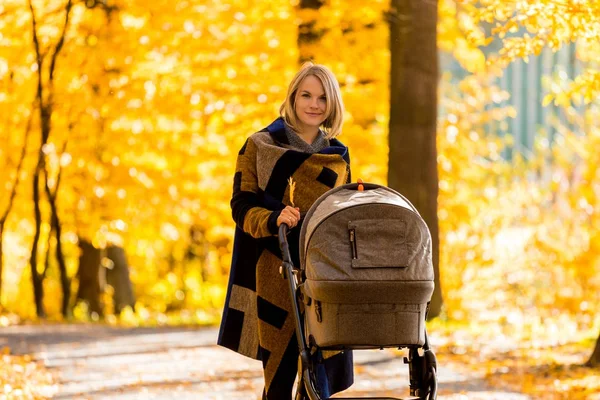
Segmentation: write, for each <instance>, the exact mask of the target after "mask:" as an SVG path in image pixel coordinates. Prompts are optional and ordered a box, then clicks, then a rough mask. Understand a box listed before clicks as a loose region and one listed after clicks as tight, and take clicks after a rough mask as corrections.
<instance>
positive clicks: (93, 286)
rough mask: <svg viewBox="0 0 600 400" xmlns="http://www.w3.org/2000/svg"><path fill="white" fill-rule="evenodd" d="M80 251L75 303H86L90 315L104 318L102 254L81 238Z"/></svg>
mask: <svg viewBox="0 0 600 400" xmlns="http://www.w3.org/2000/svg"><path fill="white" fill-rule="evenodd" d="M79 249H80V255H79V268H78V270H77V278H78V279H79V288H78V290H77V296H76V301H75V302H76V303H77V302H79V301H85V302H86V303H87V304H88V313H89V314H90V315H91V314H92V313H96V314H97V315H98V316H99V317H102V316H103V315H104V305H103V304H102V300H101V299H100V294H101V293H102V286H103V282H101V279H100V268H101V266H100V264H101V261H102V252H101V251H100V249H97V248H95V247H94V246H93V245H92V244H91V243H90V242H88V241H87V240H83V239H81V238H80V239H79Z"/></svg>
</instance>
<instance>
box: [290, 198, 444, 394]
mask: <svg viewBox="0 0 600 400" xmlns="http://www.w3.org/2000/svg"><path fill="white" fill-rule="evenodd" d="M407 201H408V200H407ZM288 230H289V226H288V225H287V224H285V223H283V224H281V225H280V226H279V234H278V236H279V247H280V248H281V252H282V258H283V265H282V266H281V267H280V269H279V272H280V274H281V275H282V277H283V278H284V279H287V281H288V288H289V294H290V301H291V305H292V314H293V318H294V325H295V332H296V339H297V342H298V349H299V353H300V357H299V358H300V360H299V371H298V374H299V377H300V378H299V380H298V388H297V390H296V395H295V399H296V400H305V399H308V400H325V399H324V398H323V397H321V395H320V394H319V391H318V389H317V385H316V377H315V366H316V361H317V360H314V359H313V358H314V357H313V355H312V350H313V349H314V347H311V345H309V343H308V342H307V340H306V334H305V332H304V323H303V321H302V314H301V312H300V306H299V303H300V302H301V301H302V292H301V291H300V285H301V282H303V281H304V279H303V276H302V274H303V271H302V270H300V269H298V268H296V267H294V265H293V262H292V258H291V255H290V249H289V244H288V242H287V233H288ZM386 347H388V348H392V346H386ZM393 347H394V348H395V347H396V346H393ZM404 347H407V348H408V357H404V363H405V364H408V367H409V380H410V383H409V384H410V395H411V396H414V397H412V398H418V399H422V400H435V399H436V397H437V376H436V372H437V360H436V357H435V354H434V352H433V351H432V350H431V348H430V347H429V340H428V338H427V330H426V329H425V343H424V345H423V346H418V345H414V346H403V347H400V348H404ZM372 348H373V349H383V347H380V346H374V347H372ZM321 349H324V350H327V349H335V350H339V348H337V349H336V348H329V347H324V348H321ZM347 349H348V350H351V349H352V347H351V346H349V347H347ZM361 349H364V347H361ZM419 349H422V350H423V351H422V353H423V354H420V353H419ZM338 399H340V400H344V399H345V400H352V399H371V400H376V399H377V400H386V399H389V400H393V399H395V398H392V397H343V398H338ZM396 399H397V398H396ZM397 400H398V399H397Z"/></svg>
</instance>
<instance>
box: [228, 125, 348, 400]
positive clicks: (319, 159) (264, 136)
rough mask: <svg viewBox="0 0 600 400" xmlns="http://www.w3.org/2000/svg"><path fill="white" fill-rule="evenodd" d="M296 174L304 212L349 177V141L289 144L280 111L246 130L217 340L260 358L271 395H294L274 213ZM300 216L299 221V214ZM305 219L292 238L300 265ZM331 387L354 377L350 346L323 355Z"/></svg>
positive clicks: (293, 350)
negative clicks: (303, 146) (316, 146)
mask: <svg viewBox="0 0 600 400" xmlns="http://www.w3.org/2000/svg"><path fill="white" fill-rule="evenodd" d="M290 177H292V178H293V180H294V181H295V182H296V186H295V190H294V196H293V197H294V205H295V206H296V207H299V208H300V212H301V214H303V213H306V212H307V211H308V209H309V208H310V207H311V205H312V204H313V203H314V202H315V201H316V200H317V198H318V197H319V196H321V195H322V194H323V193H325V192H326V191H328V190H329V189H331V188H333V187H336V186H340V185H343V184H345V183H348V182H350V157H349V154H348V149H347V148H346V147H345V146H344V145H343V144H342V143H341V142H340V141H338V140H337V139H331V140H330V142H329V147H326V148H324V149H323V150H321V151H320V152H317V153H312V154H311V153H305V152H301V151H298V150H297V149H295V148H294V147H292V146H291V145H290V143H289V140H288V138H287V136H286V130H285V123H284V121H283V119H282V118H278V119H277V120H275V121H274V122H273V123H272V124H271V125H269V126H268V127H267V128H265V129H263V130H261V131H259V132H257V133H255V134H253V135H252V136H250V137H249V138H248V140H247V141H246V143H245V144H244V146H243V147H242V149H241V150H240V152H239V155H238V159H237V164H236V172H235V176H234V184H233V196H232V199H231V208H232V213H233V219H234V220H235V222H236V230H235V237H234V246H233V257H232V265H231V272H230V277H229V285H228V290H227V298H226V303H225V309H224V311H223V318H222V322H221V327H220V331H219V339H218V344H220V345H221V346H225V347H227V348H229V349H232V350H234V351H236V352H238V353H240V354H242V355H245V356H247V357H251V358H254V359H257V360H262V363H263V369H264V377H265V394H266V396H265V397H266V398H268V399H269V400H272V399H273V400H283V399H288V398H290V396H291V390H292V385H293V383H294V380H295V377H296V371H297V363H298V346H297V342H296V337H295V334H294V329H295V327H294V320H293V315H292V314H291V305H290V298H289V290H288V286H287V282H286V281H285V280H284V279H283V278H282V277H281V276H280V274H279V266H280V265H281V264H282V261H281V251H280V249H279V244H278V241H277V236H276V235H277V231H278V227H277V217H278V216H279V214H280V212H281V210H282V209H283V208H285V206H286V205H292V204H291V202H290V198H289V186H288V179H289V178H290ZM301 222H302V221H301ZM300 226H301V223H300V224H298V226H296V227H295V228H294V229H292V230H291V232H290V234H289V236H288V240H289V244H290V250H291V253H292V259H293V262H294V265H296V266H299V257H298V244H299V243H298V241H299V232H300ZM325 369H326V370H327V376H328V377H329V379H328V386H329V390H330V392H331V393H335V392H338V391H341V390H344V389H346V388H347V387H349V386H350V385H351V384H352V379H353V376H352V353H351V352H345V353H340V354H337V355H335V356H333V357H330V358H328V359H327V360H325Z"/></svg>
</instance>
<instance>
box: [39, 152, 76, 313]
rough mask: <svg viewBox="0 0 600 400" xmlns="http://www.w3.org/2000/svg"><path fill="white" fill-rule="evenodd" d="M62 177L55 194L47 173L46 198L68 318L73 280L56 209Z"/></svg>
mask: <svg viewBox="0 0 600 400" xmlns="http://www.w3.org/2000/svg"><path fill="white" fill-rule="evenodd" d="M63 152H64V149H63ZM60 175H61V173H60V172H59V174H58V178H57V180H56V187H55V189H54V193H52V191H51V190H50V186H49V183H48V171H46V174H45V183H44V188H45V191H46V196H47V197H48V202H49V203H50V211H51V216H50V222H51V227H52V228H51V232H50V236H52V232H54V234H55V237H56V261H57V262H58V270H59V273H60V286H61V289H62V296H63V297H62V306H61V313H62V315H63V317H65V318H68V317H69V316H70V314H71V309H70V307H69V304H70V301H71V280H70V279H69V276H68V274H67V263H66V261H65V256H64V253H63V250H62V242H61V236H62V226H61V224H60V219H59V217H58V209H57V207H56V197H57V194H58V189H59V187H60ZM48 255H50V252H48Z"/></svg>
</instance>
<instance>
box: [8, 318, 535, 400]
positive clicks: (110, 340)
mask: <svg viewBox="0 0 600 400" xmlns="http://www.w3.org/2000/svg"><path fill="white" fill-rule="evenodd" d="M216 336H217V331H216V330H215V329H201V328H197V329H190V328H135V329H124V328H111V327H107V326H99V325H45V326H39V325H37V326H12V327H8V328H3V329H2V330H1V331H0V348H2V347H4V346H8V347H10V348H11V350H12V352H13V353H14V354H32V355H33V357H34V358H35V359H38V360H41V361H43V362H44V364H45V365H46V367H47V368H48V369H50V370H51V371H52V373H53V374H54V376H55V378H56V382H57V384H58V387H57V393H56V394H55V396H54V397H53V398H54V399H60V400H66V399H94V400H101V399H102V400H104V399H106V400H108V399H111V400H112V399H114V400H132V399H165V400H166V399H177V400H187V399H194V400H195V399H206V400H229V399H244V400H252V399H257V398H258V397H259V394H260V393H261V390H262V383H261V382H262V370H261V367H260V363H259V362H257V361H254V360H250V359H247V358H245V357H242V356H239V355H237V354H236V353H234V352H232V351H229V350H226V349H223V348H221V347H218V346H216V345H215V344H214V343H215V341H216ZM432 343H433V346H434V348H435V340H432ZM355 364H356V366H355V369H356V371H355V372H356V383H355V384H354V386H353V387H352V388H351V389H350V390H348V391H347V392H345V393H343V396H357V397H359V396H385V395H388V396H389V395H395V396H397V397H401V396H408V367H407V366H406V365H404V364H403V362H402V357H399V356H397V355H396V354H394V352H392V351H388V350H383V351H379V350H370V351H357V352H356V353H355ZM438 364H439V371H438V374H439V396H438V398H439V399H441V400H444V399H454V400H459V399H460V400H463V399H475V400H478V399H481V400H483V399H486V400H493V399H502V400H505V399H506V400H507V399H511V400H513V399H514V400H524V399H529V397H527V396H524V395H520V394H517V393H509V392H498V391H493V390H491V389H489V388H488V387H487V386H486V385H485V382H484V381H483V380H482V379H481V377H480V376H475V375H473V373H472V372H468V371H467V370H466V369H464V368H462V367H461V366H460V365H451V364H445V363H444V360H443V358H441V357H440V359H439V360H438ZM340 395H342V394H340ZM336 397H339V396H336Z"/></svg>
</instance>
